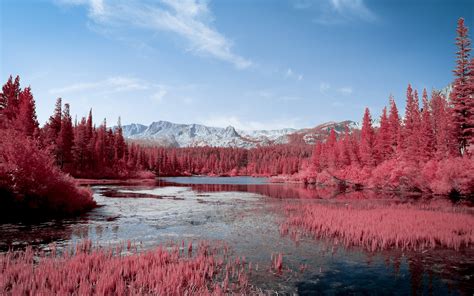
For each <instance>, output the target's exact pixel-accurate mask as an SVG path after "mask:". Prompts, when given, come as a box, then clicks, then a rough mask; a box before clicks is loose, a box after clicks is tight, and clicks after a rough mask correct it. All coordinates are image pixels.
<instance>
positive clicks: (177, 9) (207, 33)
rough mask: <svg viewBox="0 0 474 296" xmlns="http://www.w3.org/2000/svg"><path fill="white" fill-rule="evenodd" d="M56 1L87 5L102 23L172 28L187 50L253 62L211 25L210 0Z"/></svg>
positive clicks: (238, 62) (239, 62) (94, 18)
mask: <svg viewBox="0 0 474 296" xmlns="http://www.w3.org/2000/svg"><path fill="white" fill-rule="evenodd" d="M56 1H57V2H58V3H60V4H66V5H87V6H88V9H89V13H88V16H89V18H90V19H91V20H92V21H93V22H94V23H95V24H97V25H100V26H107V27H121V28H123V27H126V26H134V27H137V28H141V29H146V30H150V31H151V32H158V31H167V32H172V33H175V34H177V35H179V36H181V37H182V38H184V39H185V40H186V41H187V43H188V46H189V47H188V48H187V51H190V52H193V53H195V54H198V55H204V56H211V57H214V58H217V59H219V60H222V61H225V62H229V63H231V64H233V65H234V66H235V67H236V68H238V69H245V68H248V67H250V66H251V65H252V62H251V61H250V60H248V59H246V58H244V57H242V56H240V55H238V54H236V53H234V51H233V49H232V47H233V43H232V41H231V40H229V39H228V38H226V37H225V36H224V35H223V34H221V33H220V32H219V31H217V29H216V28H214V27H213V26H212V22H213V16H212V13H211V11H210V10H209V7H208V5H207V1H200V0H181V1H177V0H160V1H146V0H138V1H126V0H108V1H106V0H56Z"/></svg>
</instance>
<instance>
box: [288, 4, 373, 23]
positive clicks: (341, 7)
mask: <svg viewBox="0 0 474 296" xmlns="http://www.w3.org/2000/svg"><path fill="white" fill-rule="evenodd" d="M293 8H294V9H298V10H302V9H304V10H308V9H309V10H313V11H315V13H316V14H317V16H316V17H315V18H314V19H313V21H314V22H315V23H319V24H322V25H338V24H345V23H348V22H351V21H364V22H374V21H376V20H377V16H376V14H375V13H374V12H373V11H372V10H370V9H369V7H368V6H367V5H366V4H365V1H364V0H317V1H316V0H294V1H293Z"/></svg>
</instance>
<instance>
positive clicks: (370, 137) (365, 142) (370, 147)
mask: <svg viewBox="0 0 474 296" xmlns="http://www.w3.org/2000/svg"><path fill="white" fill-rule="evenodd" d="M374 144H375V132H374V128H373V127H372V117H371V116H370V111H369V108H365V112H364V118H363V120H362V130H361V133H360V147H359V150H360V158H361V161H362V163H363V164H364V165H366V166H375V157H374Z"/></svg>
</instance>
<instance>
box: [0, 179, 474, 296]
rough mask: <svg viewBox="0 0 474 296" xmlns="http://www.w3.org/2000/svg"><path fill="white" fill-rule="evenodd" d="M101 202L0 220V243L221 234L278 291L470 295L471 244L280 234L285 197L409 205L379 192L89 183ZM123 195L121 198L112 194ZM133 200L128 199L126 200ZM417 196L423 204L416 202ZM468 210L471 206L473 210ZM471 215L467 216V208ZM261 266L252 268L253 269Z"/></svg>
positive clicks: (215, 183) (236, 182)
mask: <svg viewBox="0 0 474 296" xmlns="http://www.w3.org/2000/svg"><path fill="white" fill-rule="evenodd" d="M93 190H94V198H95V199H96V201H97V202H98V204H99V205H100V207H99V208H97V209H94V210H93V211H91V212H90V213H88V214H87V215H84V216H83V217H80V218H76V219H68V220H60V221H57V220H51V221H45V222H41V223H35V224H18V223H15V224H0V249H1V250H7V249H8V248H22V247H24V246H25V245H27V244H33V245H34V246H36V247H37V248H40V249H47V248H48V245H49V244H50V243H52V242H54V243H56V245H57V246H59V247H61V246H66V245H70V244H72V243H75V242H77V241H79V240H82V239H84V238H88V239H91V240H92V241H93V242H94V243H98V244H101V245H108V244H116V243H120V242H124V241H127V240H131V241H133V242H136V243H137V244H139V245H140V246H142V247H143V248H151V247H153V246H155V245H157V244H159V243H163V242H169V241H178V242H180V241H182V240H186V241H189V240H193V241H198V240H223V241H225V242H227V243H228V244H229V245H230V247H231V248H232V250H233V252H234V253H235V255H236V256H245V258H246V261H248V262H252V266H253V268H252V271H251V273H250V282H251V284H252V285H254V286H255V287H256V289H257V290H261V291H264V292H270V293H273V292H278V293H279V294H300V295H305V294H321V293H323V294H329V295H338V294H343V295H345V294H362V295H366V294H369V295H372V294H388V295H391V294H396V295H400V294H433V295H447V294H454V295H457V294H461V295H472V293H473V292H474V285H473V284H472V282H474V256H473V255H474V252H473V250H462V251H458V252H456V251H452V250H429V251H423V252H421V251H419V252H415V251H410V252H407V251H405V252H403V251H400V250H391V251H378V252H368V251H366V250H363V249H360V248H354V247H352V248H345V247H343V246H339V245H335V244H334V242H331V241H326V240H315V239H312V238H310V237H303V238H301V239H300V240H298V241H297V242H296V241H294V240H292V239H291V238H290V237H289V236H285V237H282V236H281V235H280V231H279V225H280V223H281V222H282V221H283V219H284V217H283V215H282V211H281V210H282V206H284V205H285V204H287V203H314V202H323V203H328V202H344V203H349V202H350V203H353V204H355V205H357V204H361V203H367V198H370V202H371V203H373V202H378V203H404V202H414V201H413V200H412V199H403V198H399V197H393V196H388V195H382V194H380V193H373V192H355V193H350V194H344V195H337V194H334V193H333V192H331V191H325V190H321V189H316V188H307V187H306V188H305V187H302V186H298V185H289V184H268V183H266V180H265V179H262V178H247V177H236V178H210V177H186V178H167V179H161V180H158V181H157V182H156V185H140V186H130V185H123V186H121V185H114V186H103V185H102V186H95V187H93ZM114 196H120V197H114ZM127 196H133V198H130V197H127ZM416 202H425V201H423V200H420V201H416ZM465 211H467V212H470V211H471V209H470V208H466V209H465ZM471 214H472V213H471ZM276 253H282V254H283V272H282V273H276V272H273V271H271V270H270V269H271V256H272V254H276ZM257 266H258V270H256V267H257Z"/></svg>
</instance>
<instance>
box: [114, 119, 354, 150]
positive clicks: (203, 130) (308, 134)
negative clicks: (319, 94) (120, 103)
mask: <svg viewBox="0 0 474 296" xmlns="http://www.w3.org/2000/svg"><path fill="white" fill-rule="evenodd" d="M345 126H348V127H349V129H351V130H352V129H354V128H358V125H357V124H356V123H355V122H352V121H343V122H329V123H325V124H322V125H319V126H316V127H314V128H311V129H300V130H297V129H292V128H285V129H279V130H235V128H234V127H232V126H228V127H226V128H221V127H209V126H205V125H201V124H177V123H172V122H169V121H157V122H153V123H152V124H150V125H149V126H145V125H142V124H130V125H125V126H123V135H124V137H125V138H127V139H129V140H132V141H138V142H140V143H145V144H151V145H162V146H170V147H202V146H213V147H240V148H254V147H257V146H268V145H272V144H286V143H290V142H294V141H305V142H306V143H314V142H315V141H316V140H318V139H319V140H324V139H325V138H326V136H327V135H328V134H329V131H330V130H331V129H333V128H334V129H335V130H336V131H337V132H338V133H339V132H342V131H344V129H345Z"/></svg>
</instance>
